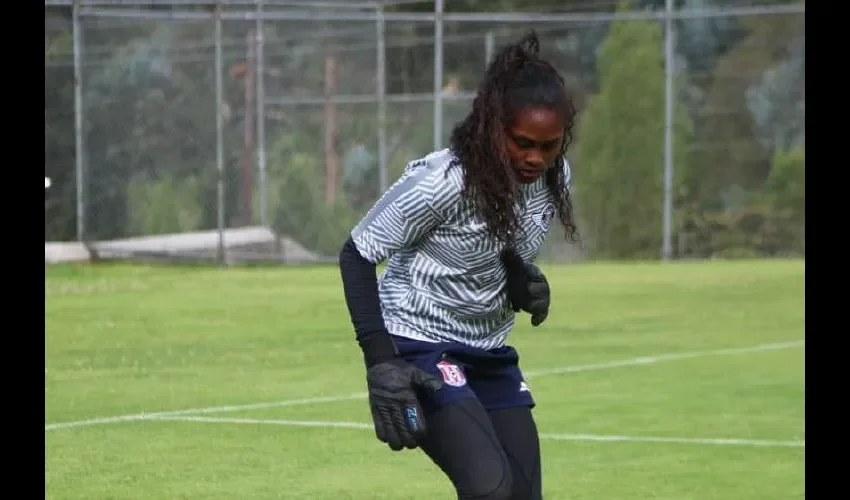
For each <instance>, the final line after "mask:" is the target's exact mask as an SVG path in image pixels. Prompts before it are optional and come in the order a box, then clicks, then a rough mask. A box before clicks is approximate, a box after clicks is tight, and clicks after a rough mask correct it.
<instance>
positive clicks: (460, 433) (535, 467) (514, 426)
mask: <svg viewBox="0 0 850 500" xmlns="http://www.w3.org/2000/svg"><path fill="white" fill-rule="evenodd" d="M426 418H427V419H426V425H427V436H426V437H425V439H424V440H423V441H422V442H421V443H420V446H421V447H422V450H423V451H424V452H425V453H427V454H428V456H429V457H431V460H433V461H434V463H436V464H437V465H438V466H439V467H440V469H442V470H443V472H444V473H445V474H446V475H447V476H448V477H449V479H450V480H451V481H452V484H454V487H455V490H456V491H457V497H458V500H542V498H543V492H542V486H541V475H540V441H539V438H538V435H537V426H536V424H535V423H534V418H533V417H532V415H531V410H530V409H529V408H528V407H517V408H508V409H504V410H493V411H487V410H485V409H484V407H483V406H482V405H481V403H480V402H479V401H478V400H477V399H473V398H470V399H462V400H459V401H457V402H454V403H452V404H449V405H447V406H445V407H443V408H441V409H439V410H437V411H436V412H434V413H430V414H429V415H428V416H427V417H426Z"/></svg>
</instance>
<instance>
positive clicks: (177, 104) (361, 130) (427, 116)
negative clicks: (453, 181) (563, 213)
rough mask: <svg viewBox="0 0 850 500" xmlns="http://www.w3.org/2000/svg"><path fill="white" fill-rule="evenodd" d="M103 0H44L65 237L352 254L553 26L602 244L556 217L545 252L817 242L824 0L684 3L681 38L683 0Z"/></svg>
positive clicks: (576, 150)
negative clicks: (96, 1)
mask: <svg viewBox="0 0 850 500" xmlns="http://www.w3.org/2000/svg"><path fill="white" fill-rule="evenodd" d="M49 3H54V4H61V3H65V4H69V3H70V2H59V1H54V2H48V1H46V2H45V5H46V6H47V5H48V4H49ZM87 3H91V2H84V1H83V2H77V3H76V4H75V5H74V6H73V8H71V7H67V10H68V11H71V12H72V15H71V16H67V15H65V16H63V15H62V14H61V13H54V14H50V11H49V10H48V9H47V8H46V11H45V12H46V14H45V25H46V30H45V38H46V44H45V74H46V82H45V93H46V100H47V101H48V102H47V105H46V109H45V136H46V138H45V142H46V165H45V170H46V174H45V175H46V176H52V180H53V183H52V187H51V189H46V191H45V192H46V194H45V204H46V208H45V214H46V215H45V217H46V221H45V233H46V234H45V240H46V241H56V240H70V239H77V240H79V241H82V242H85V244H86V245H87V246H88V247H89V248H90V249H92V250H93V251H94V252H95V253H96V254H97V255H98V256H99V257H101V258H109V257H112V258H129V257H139V256H159V257H163V256H165V257H190V258H210V259H213V258H214V259H217V260H218V261H220V262H224V261H238V260H245V259H270V260H278V261H304V260H307V261H312V260H329V259H330V260H332V259H333V258H334V257H335V255H336V253H337V252H338V249H339V247H340V245H341V243H342V241H343V240H344V239H345V237H346V234H347V232H348V231H349V230H350V229H351V227H352V226H353V224H354V223H356V221H357V220H358V219H359V218H360V217H361V216H362V215H363V214H364V213H365V211H366V210H367V209H368V208H369V207H370V206H371V204H372V203H373V202H374V200H376V199H377V197H378V196H379V195H380V193H381V192H382V191H383V189H385V188H386V187H387V186H388V185H389V184H391V183H392V182H393V181H394V180H395V179H396V178H397V177H398V175H399V174H400V172H401V169H402V168H403V167H404V165H405V164H406V163H407V162H408V161H410V160H412V159H415V158H417V157H419V156H421V155H424V154H427V153H428V152H430V151H431V150H433V149H434V148H435V147H440V148H441V147H445V145H446V144H447V141H448V136H449V134H450V132H451V129H452V127H453V126H454V124H455V123H456V122H458V121H459V120H460V119H462V118H463V116H464V115H465V114H466V113H467V112H468V110H469V107H470V105H471V102H472V98H473V97H474V92H475V89H476V87H477V85H478V81H479V79H480V78H481V76H482V74H483V70H484V68H485V65H486V63H487V61H488V60H489V59H490V57H491V56H492V54H493V53H494V51H495V50H497V48H498V47H500V46H502V45H503V44H506V43H509V42H512V41H514V40H516V39H518V38H519V37H520V36H522V35H523V34H524V33H525V32H527V31H528V30H529V29H535V30H536V31H537V32H538V34H539V35H540V37H541V40H542V44H543V50H544V52H545V55H546V56H547V57H548V58H550V59H551V60H552V61H553V63H554V64H555V65H556V67H557V68H558V69H559V70H560V71H561V72H562V74H563V76H564V78H565V80H566V84H567V87H568V88H569V90H570V92H571V93H572V96H573V98H574V100H575V102H576V106H577V108H578V110H579V113H580V114H579V122H578V124H577V128H576V133H575V142H574V144H573V146H572V147H571V149H570V153H569V156H570V161H571V163H572V165H573V170H574V190H575V192H574V197H575V203H576V211H577V214H578V217H579V223H580V229H581V232H582V235H583V241H584V243H583V244H582V245H581V246H575V245H571V244H567V243H566V242H564V241H563V239H562V238H561V235H560V234H558V232H557V231H556V232H555V234H553V235H552V238H550V239H549V243H548V246H547V248H546V251H545V253H544V258H547V259H550V260H556V261H562V260H567V259H577V258H658V257H659V256H662V257H665V258H710V257H718V256H744V255H747V256H751V255H754V256H765V255H782V254H786V255H787V254H795V255H798V254H802V253H804V248H805V245H804V241H805V236H804V232H805V231H804V230H805V224H804V208H803V206H804V194H803V193H804V184H803V185H801V183H804V181H803V180H802V179H803V175H804V154H803V153H802V148H803V147H804V144H805V127H804V123H805V82H804V68H805V28H804V26H805V8H804V5H803V4H785V5H772V6H761V7H722V8H717V9H714V10H705V9H702V10H690V9H680V10H677V11H675V12H674V16H673V17H671V19H672V22H671V25H670V28H672V29H671V30H670V31H669V33H672V38H671V39H670V40H671V42H672V44H671V45H670V46H669V47H666V48H665V41H666V40H667V38H666V36H667V33H668V31H667V26H666V25H665V17H664V11H663V10H661V11H659V10H641V11H637V10H633V9H630V10H622V11H618V12H613V11H611V10H607V11H605V12H596V13H587V12H585V13H580V14H552V15H541V14H522V13H469V14H459V13H451V12H449V13H445V14H443V15H441V16H436V17H435V15H434V14H433V13H427V12H422V13H417V12H407V13H406V12H398V11H393V12H390V11H384V10H383V9H381V8H375V7H374V6H370V5H369V4H367V3H365V2H360V3H358V2H338V3H334V2H319V3H317V4H314V5H313V8H310V9H309V10H308V9H307V7H304V6H302V7H284V6H281V5H275V4H276V3H278V4H282V3H285V2H271V1H268V2H223V5H221V6H218V7H217V6H216V5H214V3H213V2H206V3H207V4H209V5H201V4H203V3H204V2H195V3H194V4H191V5H190V4H189V3H187V2H184V3H179V4H178V2H176V1H175V2H172V5H164V6H158V7H156V8H151V7H148V8H142V7H139V6H123V7H113V8H103V7H99V6H96V5H95V6H92V5H86V4H87ZM439 3H442V2H439ZM248 4H250V5H248ZM320 4H321V5H320ZM323 5H324V8H321V7H322V6H323ZM56 8H58V7H56ZM56 12H58V11H56ZM68 17H70V19H68ZM435 19H439V21H435ZM69 24H70V26H69ZM671 53H672V54H673V56H674V57H673V58H672V59H670V58H669V57H668V56H669V54H671ZM669 62H672V63H673V64H672V66H669V67H668V66H667V63H669ZM75 71H76V74H77V76H78V78H77V80H76V81H77V83H78V86H77V87H76V91H77V92H76V95H75V93H74V90H75V87H74V82H75V78H74V74H75ZM75 98H76V99H75ZM75 103H76V105H77V108H76V110H77V111H76V112H75ZM668 110H669V112H668ZM69 117H72V119H69ZM74 119H76V127H75V121H74ZM435 120H437V121H435ZM70 138H73V139H74V140H71V139H70ZM77 150H79V151H80V153H81V154H79V155H77V156H74V155H75V154H76V151H77ZM69 153H70V155H69ZM666 174H672V175H666Z"/></svg>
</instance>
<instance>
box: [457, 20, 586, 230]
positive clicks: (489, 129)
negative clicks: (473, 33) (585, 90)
mask: <svg viewBox="0 0 850 500" xmlns="http://www.w3.org/2000/svg"><path fill="white" fill-rule="evenodd" d="M531 106H534V107H536V106H547V107H551V108H553V109H556V110H558V111H559V112H560V114H561V116H562V117H563V119H564V132H563V142H562V144H561V150H560V152H559V153H558V156H557V158H556V159H555V164H554V165H553V166H550V168H548V169H547V170H546V173H545V180H546V186H547V189H548V190H549V192H550V193H551V195H552V198H553V199H554V200H555V206H556V208H557V213H558V218H559V219H560V221H561V224H562V225H563V227H564V230H565V231H566V235H567V238H568V239H570V240H573V241H576V240H577V239H578V231H577V227H576V224H575V221H574V219H573V206H572V200H571V199H570V192H569V189H568V186H567V185H566V179H564V170H563V168H561V165H563V161H564V155H565V154H566V151H567V148H568V147H569V145H570V144H571V142H572V138H573V126H574V123H575V116H576V112H575V108H574V106H573V103H572V101H571V99H570V97H569V96H568V94H567V90H566V87H565V85H564V80H563V78H562V77H561V75H560V74H559V73H558V71H557V70H556V69H555V67H554V66H553V65H552V64H551V63H550V62H549V61H547V60H545V59H543V58H541V57H540V41H539V40H538V37H537V34H536V33H535V32H534V31H530V32H528V33H527V34H526V35H525V36H524V37H522V38H521V39H520V40H519V41H518V42H516V43H514V44H511V45H507V46H505V47H503V48H502V49H501V50H499V52H498V53H496V54H495V56H494V57H493V60H492V61H491V62H490V64H489V66H488V68H487V72H486V75H485V77H484V79H483V80H482V82H481V84H480V85H479V87H478V92H477V94H476V96H475V100H474V101H473V103H472V110H471V111H470V113H469V114H468V115H467V116H466V118H465V119H464V120H463V121H461V122H460V123H458V124H457V125H456V126H455V127H454V129H453V130H452V134H451V138H450V141H449V147H450V149H451V150H452V152H453V154H454V155H455V157H456V158H457V159H458V163H459V164H460V165H461V166H462V168H463V170H464V190H463V193H464V195H465V196H466V197H467V199H469V200H470V201H472V203H473V206H474V207H475V209H476V210H477V211H478V213H480V214H481V216H482V218H483V219H484V222H485V223H486V224H487V228H488V231H489V232H490V234H491V235H492V236H493V237H495V238H496V239H498V240H500V241H503V242H506V243H511V242H513V240H514V238H515V235H516V231H517V228H518V225H519V221H518V220H517V216H516V213H515V212H514V208H513V207H514V205H515V203H516V202H517V201H518V200H519V196H520V194H519V187H520V183H519V181H518V179H517V177H516V173H515V171H514V168H513V166H512V164H511V161H510V159H509V158H508V154H507V151H506V140H507V130H506V129H507V127H509V126H510V124H511V122H512V120H513V117H514V116H515V115H516V113H517V112H518V111H519V110H521V109H523V108H526V107H531Z"/></svg>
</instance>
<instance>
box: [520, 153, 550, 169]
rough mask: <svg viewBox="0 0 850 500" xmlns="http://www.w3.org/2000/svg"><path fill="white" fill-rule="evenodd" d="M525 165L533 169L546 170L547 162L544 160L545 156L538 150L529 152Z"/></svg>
mask: <svg viewBox="0 0 850 500" xmlns="http://www.w3.org/2000/svg"><path fill="white" fill-rule="evenodd" d="M525 164H526V165H528V166H529V167H531V168H540V169H543V168H546V161H544V160H543V155H542V154H541V153H540V151H537V150H536V149H534V150H531V151H529V152H528V154H527V155H526V157H525Z"/></svg>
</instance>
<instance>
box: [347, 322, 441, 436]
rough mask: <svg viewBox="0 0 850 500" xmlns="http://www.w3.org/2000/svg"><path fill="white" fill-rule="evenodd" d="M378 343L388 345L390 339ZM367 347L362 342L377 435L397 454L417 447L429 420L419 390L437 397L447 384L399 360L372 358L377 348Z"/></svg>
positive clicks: (380, 339) (371, 408)
mask: <svg viewBox="0 0 850 500" xmlns="http://www.w3.org/2000/svg"><path fill="white" fill-rule="evenodd" d="M370 340H372V339H370ZM375 340H377V341H378V342H380V343H386V341H387V340H389V339H388V338H383V337H381V338H379V339H375ZM389 341H390V342H391V340H389ZM364 344H365V342H361V346H363V347H364V353H365V354H366V360H367V369H366V386H367V388H368V391H369V408H370V410H371V412H372V421H373V423H374V424H375V434H376V435H377V437H378V439H379V440H380V441H382V442H384V443H387V445H389V447H390V449H392V450H393V451H398V450H401V449H402V448H410V449H413V448H416V446H417V441H418V440H419V439H421V438H422V437H423V436H424V435H425V418H424V415H423V414H422V406H421V405H420V404H419V400H418V399H417V397H416V392H415V390H416V389H424V390H426V391H428V392H430V393H432V394H433V393H435V392H437V391H438V390H440V389H441V388H442V387H443V381H442V380H441V379H439V378H437V377H435V376H433V375H431V374H430V373H428V372H426V371H424V370H421V369H419V368H417V367H415V366H413V365H412V364H410V363H408V362H406V361H404V360H403V359H400V358H398V357H389V358H384V359H380V360H376V359H374V357H373V356H372V353H373V352H374V351H375V349H372V350H371V351H370V349H369V347H368V346H364Z"/></svg>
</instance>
